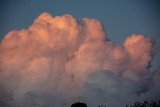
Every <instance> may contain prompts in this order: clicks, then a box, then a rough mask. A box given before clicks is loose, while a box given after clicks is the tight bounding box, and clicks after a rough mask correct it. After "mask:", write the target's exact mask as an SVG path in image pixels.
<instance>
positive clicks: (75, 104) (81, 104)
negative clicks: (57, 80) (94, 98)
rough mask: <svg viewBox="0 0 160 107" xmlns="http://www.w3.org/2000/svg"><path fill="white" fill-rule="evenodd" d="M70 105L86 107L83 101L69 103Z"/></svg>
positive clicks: (72, 106)
mask: <svg viewBox="0 0 160 107" xmlns="http://www.w3.org/2000/svg"><path fill="white" fill-rule="evenodd" d="M71 107H87V105H86V104H85V103H81V102H77V103H74V104H72V105H71Z"/></svg>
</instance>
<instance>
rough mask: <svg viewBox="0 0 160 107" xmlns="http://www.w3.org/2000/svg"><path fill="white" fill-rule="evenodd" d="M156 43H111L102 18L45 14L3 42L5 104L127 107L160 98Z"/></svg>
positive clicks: (0, 76)
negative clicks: (152, 67)
mask: <svg viewBox="0 0 160 107" xmlns="http://www.w3.org/2000/svg"><path fill="white" fill-rule="evenodd" d="M154 45H155V42H154V40H153V39H151V38H149V37H145V36H143V35H139V34H133V35H130V36H128V37H127V38H126V40H125V41H124V43H123V44H117V43H113V42H112V41H109V39H108V37H107V34H106V32H105V30H104V28H103V26H102V24H101V23H100V22H99V21H98V20H97V19H89V18H83V19H81V20H77V19H76V18H75V17H73V16H72V15H68V14H65V15H62V16H52V15H50V14H49V13H46V12H45V13H42V14H41V15H40V16H38V18H36V19H35V20H34V23H33V24H32V25H31V26H29V27H28V28H25V29H21V30H14V31H11V32H9V33H8V34H7V35H6V36H5V37H4V38H3V40H2V41H1V43H0V104H1V105H2V106H4V107H5V106H7V107H69V106H70V105H71V104H72V103H74V102H76V101H84V102H86V103H87V104H88V105H89V107H96V106H97V105H99V104H106V105H108V106H109V107H116V106H119V107H124V105H125V104H128V103H131V102H134V101H136V100H151V99H153V100H157V99H160V83H159V81H160V70H159V69H157V70H155V71H154V72H151V71H150V69H149V66H150V62H151V61H152V60H153V56H154V53H155V52H154V51H155V48H154Z"/></svg>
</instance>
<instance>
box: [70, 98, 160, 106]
mask: <svg viewBox="0 0 160 107" xmlns="http://www.w3.org/2000/svg"><path fill="white" fill-rule="evenodd" d="M71 107H87V104H85V103H81V102H77V103H74V104H72V105H71ZM98 107H108V106H107V105H105V104H102V105H99V106H98ZM126 107H160V101H153V100H151V101H150V102H148V101H144V102H139V101H137V102H135V103H134V104H130V105H126Z"/></svg>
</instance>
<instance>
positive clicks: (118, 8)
mask: <svg viewBox="0 0 160 107" xmlns="http://www.w3.org/2000/svg"><path fill="white" fill-rule="evenodd" d="M159 5H160V2H158V0H134V1H133V0H122V1H116V0H100V1H97V0H69V1H64V0H45V1H44V0H34V1H28V0H21V1H19V0H14V2H13V1H11V0H1V3H0V8H1V9H0V12H1V14H0V18H1V21H0V38H1V39H2V38H3V37H4V35H5V34H7V33H8V32H9V31H11V30H13V29H20V28H25V27H27V26H29V25H30V24H31V23H32V22H33V20H34V19H35V18H36V17H37V16H38V15H39V14H40V13H42V12H44V11H46V12H50V13H51V14H53V15H62V14H65V13H68V14H72V15H73V16H75V17H77V18H83V17H89V18H96V19H98V20H100V21H101V22H102V23H103V26H104V27H105V29H106V32H107V33H108V37H109V39H111V40H112V41H114V42H119V43H121V42H122V41H123V40H124V38H125V37H126V36H128V35H131V34H133V33H138V34H143V35H146V36H149V37H153V38H155V39H156V42H157V44H160V39H159V37H160V36H159V34H160V30H159V28H160V21H159V19H160V11H159V10H160V9H159V8H160V7H159ZM157 58H158V57H156V59H157ZM158 59H159V58H158ZM155 62H156V65H157V63H159V62H158V61H155Z"/></svg>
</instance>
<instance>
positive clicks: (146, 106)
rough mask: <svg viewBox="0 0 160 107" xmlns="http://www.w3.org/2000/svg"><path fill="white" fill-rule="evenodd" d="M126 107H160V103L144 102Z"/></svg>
mask: <svg viewBox="0 0 160 107" xmlns="http://www.w3.org/2000/svg"><path fill="white" fill-rule="evenodd" d="M126 107H160V101H153V100H151V102H148V101H144V102H139V101H137V102H135V103H134V104H131V105H126Z"/></svg>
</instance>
